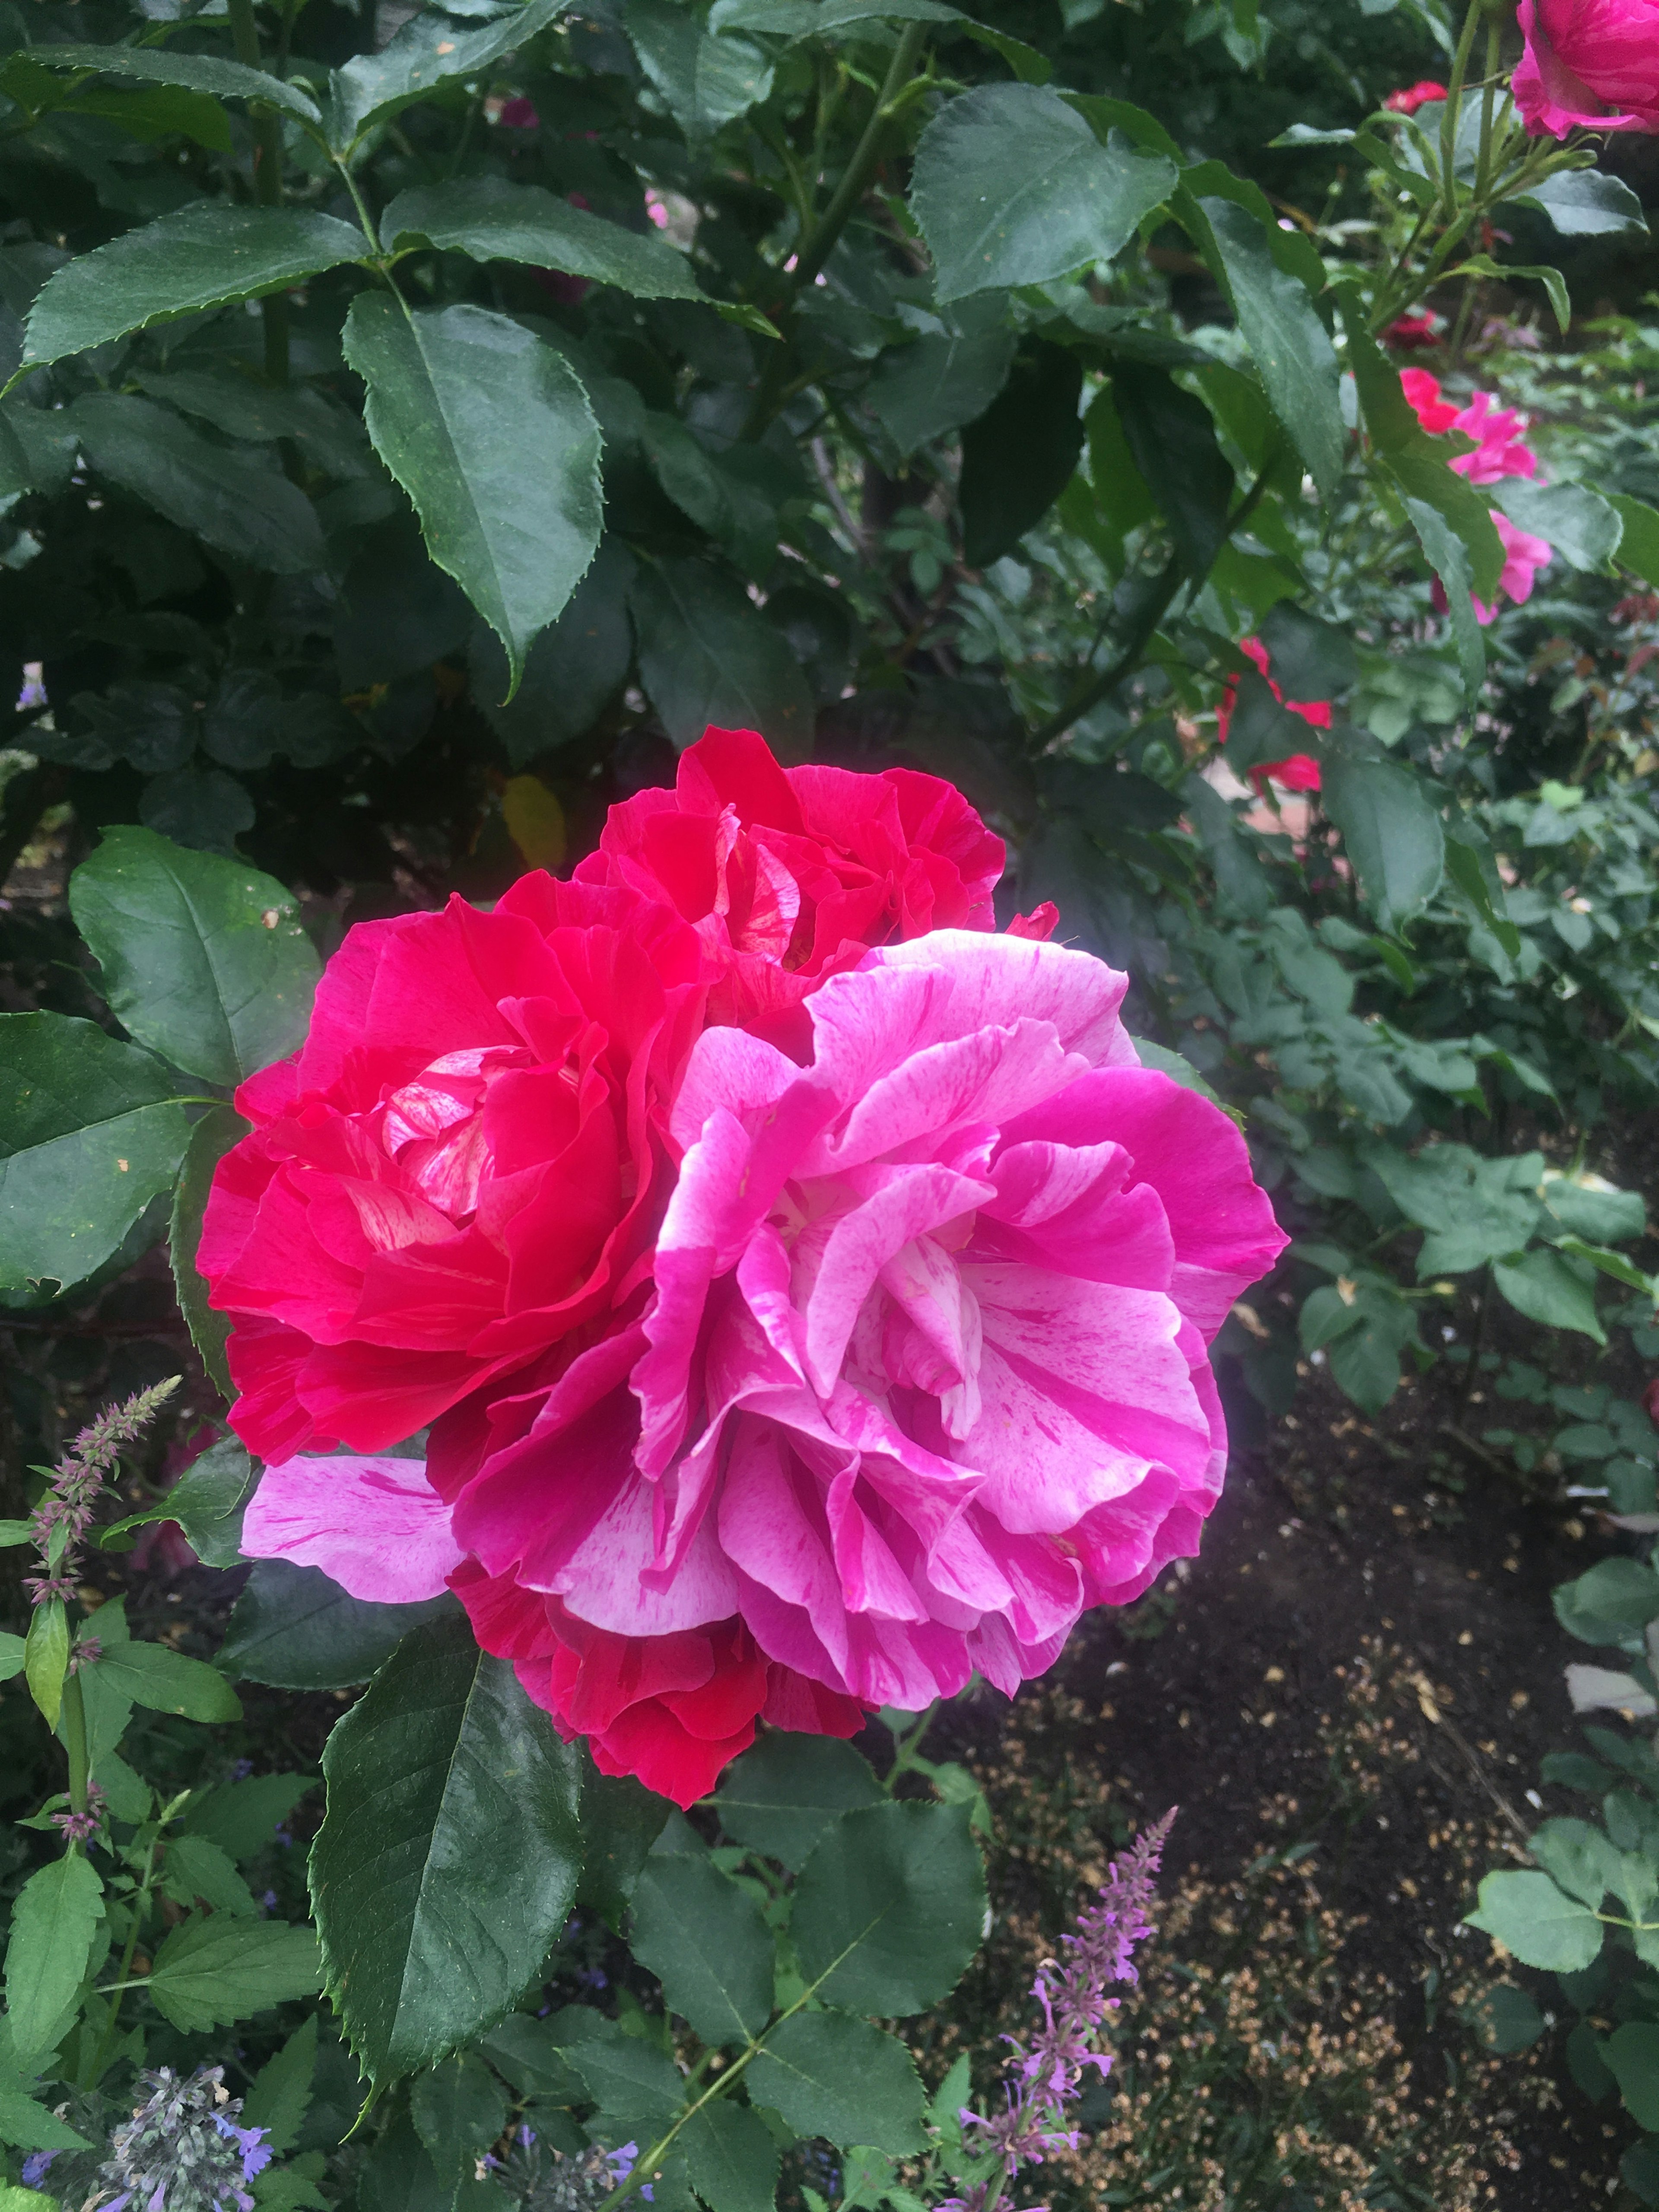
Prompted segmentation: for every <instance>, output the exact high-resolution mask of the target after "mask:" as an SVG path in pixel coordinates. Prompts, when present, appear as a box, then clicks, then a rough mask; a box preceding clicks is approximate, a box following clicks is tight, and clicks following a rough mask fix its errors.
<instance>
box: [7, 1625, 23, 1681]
mask: <svg viewBox="0 0 1659 2212" xmlns="http://www.w3.org/2000/svg"><path fill="white" fill-rule="evenodd" d="M27 1650H28V1645H27V1643H26V1642H25V1640H24V1638H22V1637H21V1636H14V1635H13V1634H12V1632H11V1631H10V1629H9V1628H8V1629H4V1630H0V1682H9V1681H10V1680H12V1679H13V1677H14V1676H15V1675H18V1674H21V1673H22V1671H23V1668H24V1665H25V1662H26V1655H27Z"/></svg>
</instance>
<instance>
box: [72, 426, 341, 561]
mask: <svg viewBox="0 0 1659 2212" xmlns="http://www.w3.org/2000/svg"><path fill="white" fill-rule="evenodd" d="M63 419H64V423H65V425H66V426H67V427H68V428H70V429H72V430H73V431H74V433H75V435H76V438H77V440H78V441H80V445H81V447H82V451H83V452H84V453H85V454H86V457H87V459H88V461H89V462H90V463H91V465H92V466H93V467H94V469H95V470H96V471H98V473H99V475H100V476H102V477H107V478H108V479H109V481H110V482H111V483H113V484H118V486H119V487H120V489H122V490H123V491H126V492H131V494H132V495H133V497H134V498H135V499H140V500H143V501H144V503H145V504H146V506H149V507H154V508H155V511H156V513H158V514H164V515H165V516H166V517H167V520H168V521H169V522H172V523H175V524H176V525H177V526H178V527H179V529H180V530H183V531H185V532H188V533H189V534H190V535H191V537H195V538H202V539H204V541H205V542H206V543H207V544H209V545H210V546H212V547H213V548H214V549H215V550H216V551H217V552H220V553H225V554H228V555H229V556H230V557H231V558H232V559H233V560H236V561H245V562H247V564H248V565H249V567H250V568H265V569H269V570H270V571H271V572H272V573H273V574H276V575H279V576H297V575H302V574H309V573H311V572H312V571H313V570H315V569H318V568H322V567H324V566H325V562H326V560H327V550H326V548H325V545H324V544H323V533H322V530H321V527H320V526H319V523H318V520H317V514H316V510H315V508H314V507H313V506H312V504H311V501H309V500H308V499H307V497H306V495H305V494H304V493H303V492H301V491H298V490H296V489H295V487H294V485H292V484H291V483H289V481H288V479H287V477H284V476H283V474H282V473H281V471H279V470H278V469H277V468H276V466H275V465H274V463H267V462H266V461H264V460H262V459H261V460H256V459H252V457H251V455H250V454H249V453H248V451H247V449H246V448H243V449H240V450H239V449H237V448H236V447H230V446H221V445H214V444H213V443H211V442H210V441H209V440H208V439H206V438H204V437H203V436H202V435H201V434H200V433H199V432H198V431H196V430H192V429H191V428H190V426H189V424H188V423H186V422H180V421H179V417H178V416H176V415H175V414H174V413H173V411H172V410H171V409H170V408H167V407H161V406H158V405H157V404H156V403H155V401H154V400H152V399H136V398H133V397H132V396H131V394H130V393H126V392H92V393H89V394H88V395H87V396H86V397H85V398H81V399H77V400H76V402H75V404H74V405H73V406H72V407H70V408H68V409H66V410H64V418H63Z"/></svg>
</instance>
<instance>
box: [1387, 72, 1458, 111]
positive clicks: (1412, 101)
mask: <svg viewBox="0 0 1659 2212" xmlns="http://www.w3.org/2000/svg"><path fill="white" fill-rule="evenodd" d="M1445 97H1446V88H1445V86H1444V85H1443V84H1437V83H1436V82H1435V81H1434V79H1433V78H1432V77H1429V76H1425V77H1419V79H1418V81H1417V82H1416V83H1415V84H1408V85H1404V86H1402V87H1401V89H1400V90H1399V91H1398V92H1391V93H1390V94H1389V96H1388V98H1387V99H1386V100H1384V101H1383V106H1384V107H1387V108H1391V109H1392V110H1393V111H1394V112H1395V114H1396V115H1415V114H1416V112H1417V111H1418V109H1419V107H1426V106H1428V104H1429V102H1430V101H1431V100H1443V99H1444V98H1445Z"/></svg>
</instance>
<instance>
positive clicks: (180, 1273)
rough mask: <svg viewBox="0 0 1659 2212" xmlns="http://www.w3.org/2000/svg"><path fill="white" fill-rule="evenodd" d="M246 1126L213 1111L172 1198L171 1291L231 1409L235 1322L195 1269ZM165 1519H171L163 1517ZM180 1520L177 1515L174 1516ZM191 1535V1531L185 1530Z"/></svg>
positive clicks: (219, 1562)
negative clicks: (219, 1183) (225, 1169)
mask: <svg viewBox="0 0 1659 2212" xmlns="http://www.w3.org/2000/svg"><path fill="white" fill-rule="evenodd" d="M247 1131H248V1125H247V1123H246V1121H243V1119H242V1117H241V1115H240V1114H239V1113H238V1112H237V1111H236V1109H235V1108H234V1106H210V1107H209V1109H208V1110H207V1112H206V1113H205V1114H204V1115H203V1116H202V1118H201V1120H200V1121H197V1124H196V1126H195V1127H194V1128H193V1129H192V1130H191V1133H190V1148H189V1150H188V1151H187V1152H185V1164H184V1167H183V1169H182V1170H181V1171H180V1174H179V1181H178V1182H177V1184H176V1185H175V1186H174V1188H173V1211H172V1212H171V1214H170V1215H169V1216H168V1218H167V1256H168V1259H169V1261H170V1262H171V1264H172V1267H173V1291H174V1295H175V1296H176V1297H177V1298H178V1300H179V1312H180V1314H181V1315H182V1316H184V1321H185V1327H186V1328H188V1329H189V1331H190V1340H191V1343H192V1344H193V1345H194V1346H195V1347H196V1350H197V1356H198V1357H199V1358H200V1359H201V1362H202V1364H203V1366H204V1368H206V1370H207V1372H208V1379H209V1381H210V1383H212V1384H213V1387H214V1389H216V1390H217V1392H218V1393H219V1395H220V1396H221V1397H222V1399H223V1400H224V1401H225V1403H226V1404H227V1405H229V1404H230V1403H231V1401H233V1400H234V1397H235V1395H236V1385H235V1384H234V1383H233V1382H232V1380H231V1377H230V1364H229V1360H228V1356H227V1352H226V1346H228V1344H229V1342H230V1332H231V1320H230V1316H229V1315H228V1314H222V1313H216V1312H215V1310H214V1309H213V1308H212V1306H210V1304H208V1295H209V1289H210V1285H209V1283H208V1279H207V1278H206V1276H205V1275H204V1274H203V1273H201V1271H200V1270H199V1268H198V1267H197V1264H196V1255H197V1249H199V1247H200V1245H201V1242H202V1218H203V1216H204V1213H205V1212H206V1211H207V1202H208V1199H209V1197H210V1194H211V1193H212V1189H213V1177H214V1174H215V1172H216V1170H217V1168H218V1165H219V1163H220V1161H221V1160H222V1159H223V1158H224V1156H225V1154H226V1153H227V1152H229V1151H230V1149H231V1147H232V1146H234V1145H235V1144H237V1143H239V1142H240V1139H242V1138H243V1137H245V1136H246V1134H247ZM240 1504H246V1493H245V1494H244V1495H243V1497H242V1498H241V1499H240ZM240 1504H239V1506H238V1509H237V1511H236V1516H235V1522H236V1530H237V1534H238V1538H239V1539H240V1529H241V1512H240ZM161 1517H162V1518H163V1519H165V1518H167V1517H168V1516H166V1515H163V1516H161ZM172 1517H173V1518H174V1519H177V1518H178V1516H177V1515H174V1516H172ZM185 1533H186V1534H189V1533H190V1532H189V1531H188V1530H186V1531H185ZM191 1543H192V1544H195V1546H196V1549H197V1552H198V1553H201V1556H202V1558H203V1559H204V1560H206V1562H207V1565H209V1566H210V1567H229V1566H234V1565H236V1563H237V1562H236V1559H235V1558H234V1556H233V1557H231V1558H228V1559H210V1558H209V1557H208V1554H207V1553H206V1552H204V1551H203V1550H202V1547H201V1545H200V1543H198V1542H197V1539H196V1538H195V1537H194V1536H193V1535H191Z"/></svg>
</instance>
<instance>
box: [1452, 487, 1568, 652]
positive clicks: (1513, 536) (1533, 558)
mask: <svg viewBox="0 0 1659 2212" xmlns="http://www.w3.org/2000/svg"><path fill="white" fill-rule="evenodd" d="M1492 526H1493V527H1494V528H1495V529H1496V531H1497V532H1498V536H1499V537H1500V538H1502V539H1503V541H1504V555H1505V556H1506V557H1505V559H1504V573H1503V574H1502V575H1500V576H1499V578H1498V590H1499V592H1502V593H1504V594H1505V595H1506V596H1507V597H1508V598H1510V599H1513V600H1514V601H1515V604H1516V606H1524V605H1525V604H1526V602H1527V601H1528V599H1530V598H1531V597H1532V583H1533V578H1534V576H1535V575H1536V574H1537V573H1538V571H1539V570H1540V569H1541V568H1547V567H1548V565H1549V563H1550V562H1551V560H1552V559H1553V552H1552V549H1551V547H1550V544H1549V541H1548V540H1547V538H1534V537H1533V536H1532V535H1531V533H1530V532H1528V531H1525V530H1517V529H1516V526H1515V525H1514V523H1512V522H1511V521H1510V519H1509V517H1508V515H1507V514H1504V513H1503V512H1502V511H1501V510H1500V509H1499V508H1498V507H1494V508H1493V509H1492ZM1469 596H1470V598H1471V599H1472V600H1473V601H1474V613H1475V619H1476V621H1477V622H1479V623H1482V624H1483V625H1484V624H1485V623H1490V622H1495V621H1496V620H1497V617H1498V608H1497V606H1496V605H1495V604H1494V605H1492V606H1490V607H1489V606H1487V605H1486V604H1485V603H1484V602H1483V601H1482V600H1480V599H1475V598H1474V593H1473V592H1471V593H1470V595H1469Z"/></svg>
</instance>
